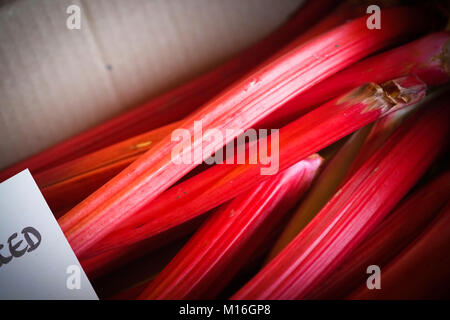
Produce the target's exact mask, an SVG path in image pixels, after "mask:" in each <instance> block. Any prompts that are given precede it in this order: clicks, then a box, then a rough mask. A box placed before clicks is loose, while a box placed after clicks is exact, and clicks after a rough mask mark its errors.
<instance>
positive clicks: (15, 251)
mask: <svg viewBox="0 0 450 320" xmlns="http://www.w3.org/2000/svg"><path fill="white" fill-rule="evenodd" d="M15 238H17V232H15V233H13V234H12V235H11V236H10V237H9V238H8V243H9V252H10V253H11V254H12V256H13V257H15V258H19V257H21V256H23V255H24V254H25V252H26V251H27V249H28V246H26V247H25V248H24V249H22V250H18V248H19V247H20V244H21V243H22V242H23V241H22V240H20V241H19V242H17V243H16V244H14V245H13V244H12V241H13V240H14V239H15Z"/></svg>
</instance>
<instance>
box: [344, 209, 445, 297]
mask: <svg viewBox="0 0 450 320" xmlns="http://www.w3.org/2000/svg"><path fill="white" fill-rule="evenodd" d="M449 252H450V202H448V203H447V205H446V207H445V208H444V209H442V211H441V212H440V214H439V215H438V216H437V217H436V218H435V220H434V221H433V223H432V224H431V225H430V226H429V227H428V228H427V230H425V231H424V232H423V234H422V235H421V236H420V237H419V239H417V241H415V242H413V243H412V244H411V245H410V246H409V247H408V248H407V249H405V250H404V251H403V252H402V253H401V254H400V255H399V256H398V257H397V258H396V259H394V261H392V262H391V263H390V264H389V265H388V266H387V267H386V268H385V269H382V270H381V290H368V289H367V287H366V286H364V287H362V288H360V289H359V290H358V291H357V292H356V293H354V294H352V295H351V296H350V299H358V300H365V299H383V300H389V299H442V298H445V297H448V288H449V284H450V273H449V272H448V271H449V269H450V256H449V254H448V253H449Z"/></svg>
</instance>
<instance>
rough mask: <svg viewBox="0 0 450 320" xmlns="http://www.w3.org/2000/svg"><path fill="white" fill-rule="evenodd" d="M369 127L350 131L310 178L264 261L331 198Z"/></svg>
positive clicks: (274, 254)
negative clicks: (302, 194) (350, 134)
mask: <svg viewBox="0 0 450 320" xmlns="http://www.w3.org/2000/svg"><path fill="white" fill-rule="evenodd" d="M371 128H372V126H371V125H367V126H365V127H364V128H361V129H360V130H358V131H357V132H355V133H353V134H352V136H351V137H350V138H349V139H348V140H347V141H346V142H345V144H344V145H343V146H342V147H341V148H340V149H339V150H338V151H337V153H336V154H335V155H334V156H333V157H332V159H331V160H329V161H328V163H326V165H325V168H324V170H323V171H322V172H321V173H320V174H319V176H318V177H317V180H316V181H314V184H313V185H312V187H311V188H310V190H309V191H308V194H307V195H306V196H305V199H303V200H302V203H301V204H300V206H299V207H298V209H297V210H295V213H294V214H293V216H292V217H291V219H290V221H289V222H288V223H287V224H286V226H285V228H284V230H283V231H282V232H281V234H280V236H279V238H278V240H277V241H276V242H275V245H274V246H273V248H272V250H271V251H270V254H269V255H268V257H267V259H266V260H267V261H270V260H271V259H272V258H273V257H275V256H276V255H277V254H278V253H279V252H280V251H281V250H282V249H283V248H284V247H286V245H287V244H288V243H289V242H290V241H291V240H292V239H294V238H295V236H296V235H297V234H298V233H299V232H300V231H301V230H302V229H303V228H304V227H305V226H306V225H307V224H308V222H309V221H311V219H312V218H314V216H315V215H316V214H317V213H318V212H319V211H320V209H322V207H323V206H324V205H325V204H326V203H327V202H328V200H330V199H331V197H332V196H333V194H334V193H335V192H336V190H337V189H338V188H339V186H340V184H341V182H342V180H343V179H344V176H345V174H346V172H347V170H348V168H349V167H350V165H351V163H352V161H353V159H354V158H355V157H356V155H357V154H358V151H359V149H360V148H361V146H362V145H363V143H364V141H365V139H366V137H367V135H368V134H369V132H370V129H371Z"/></svg>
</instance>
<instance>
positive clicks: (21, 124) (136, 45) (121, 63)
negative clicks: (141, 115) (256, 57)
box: [0, 0, 303, 168]
mask: <svg viewBox="0 0 450 320" xmlns="http://www.w3.org/2000/svg"><path fill="white" fill-rule="evenodd" d="M302 2H303V1H302V0H281V1H274V0H226V1H225V0H15V1H14V0H6V1H1V0H0V137H1V139H0V154H1V157H0V168H2V167H5V166H7V165H9V164H11V163H13V162H15V161H17V160H20V159H23V158H24V157H26V156H29V155H31V154H33V153H35V152H37V151H40V150H42V149H44V148H46V147H48V146H51V145H52V144H54V143H56V142H58V141H61V140H63V139H65V138H68V137H70V136H71V135H73V134H76V133H78V132H80V131H82V130H84V129H86V128H89V127H91V126H93V125H95V124H97V123H99V122H101V121H103V120H105V119H108V118H110V117H111V116H113V115H115V114H118V113H119V112H120V111H123V110H126V109H127V108H130V107H132V106H134V105H136V104H138V103H140V102H142V101H144V100H145V99H148V98H149V97H152V96H154V95H156V94H158V93H161V92H163V91H164V90H167V89H168V88H171V87H173V86H175V85H177V84H180V83H182V82H183V81H185V80H187V79H189V78H191V77H193V76H195V75H197V74H199V73H201V72H203V71H205V70H208V69H209V68H211V67H213V66H214V65H216V64H218V63H220V62H222V61H224V60H225V59H226V58H228V57H230V56H232V55H233V54H234V53H236V52H238V51H239V50H241V49H243V48H245V47H247V46H249V45H250V44H252V43H254V42H256V41H257V40H258V39H259V38H261V37H263V36H264V35H266V34H268V33H269V32H270V31H271V30H273V29H275V28H276V27H277V26H278V25H280V24H281V23H282V22H283V21H284V20H285V19H286V18H287V17H288V16H289V15H290V14H291V13H292V12H293V11H294V10H295V9H296V8H297V7H298V6H299V5H300V4H301V3H302ZM70 4H77V5H79V6H80V7H81V9H82V28H81V30H69V29H67V28H66V19H67V17H68V15H67V14H66V8H67V6H69V5H70Z"/></svg>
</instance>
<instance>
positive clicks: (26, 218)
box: [0, 170, 98, 300]
mask: <svg viewBox="0 0 450 320" xmlns="http://www.w3.org/2000/svg"><path fill="white" fill-rule="evenodd" d="M0 299H18V300H19V299H20V300H21V299H61V300H63V299H89V300H92V299H95V300H96V299H98V297H97V295H96V293H95V291H94V289H93V288H92V286H91V284H90V282H89V280H88V278H87V277H86V274H85V273H84V271H83V269H82V268H81V266H80V263H79V262H78V259H77V257H76V256H75V254H74V252H73V251H72V248H71V247H70V245H69V243H68V242H67V240H66V238H65V236H64V234H63V232H62V231H61V229H60V227H59V225H58V223H57V221H56V219H55V218H54V216H53V214H52V212H51V210H50V208H49V207H48V205H47V203H46V202H45V199H44V197H43V196H42V194H41V192H40V190H39V188H38V186H37V185H36V182H35V181H34V179H33V177H32V176H31V174H30V172H29V171H28V170H24V171H22V172H21V173H19V174H17V175H15V176H14V177H12V178H10V179H8V180H6V181H5V182H3V183H0Z"/></svg>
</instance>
